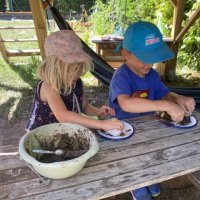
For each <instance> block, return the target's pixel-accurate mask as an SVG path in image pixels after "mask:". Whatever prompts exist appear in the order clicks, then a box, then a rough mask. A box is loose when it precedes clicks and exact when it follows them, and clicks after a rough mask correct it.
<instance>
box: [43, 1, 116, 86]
mask: <svg viewBox="0 0 200 200" xmlns="http://www.w3.org/2000/svg"><path fill="white" fill-rule="evenodd" d="M46 2H47V3H48V5H49V7H50V11H51V14H52V16H53V18H54V20H55V21H56V24H57V26H58V28H59V29H60V30H72V28H71V27H70V25H69V24H68V23H67V22H66V21H65V20H64V18H63V17H62V15H61V14H60V13H59V11H58V10H57V9H56V8H55V7H53V6H52V5H51V4H50V3H49V2H48V1H47V0H46ZM80 40H81V39H80ZM81 42H82V45H83V49H84V51H86V52H87V53H88V54H89V55H90V57H91V58H92V60H93V63H94V70H92V71H91V73H92V75H93V76H94V77H95V78H97V79H98V80H99V81H100V82H101V83H103V84H104V85H106V86H109V85H110V80H111V78H112V75H113V73H114V69H113V68H112V67H111V66H110V65H109V64H108V63H107V62H105V61H104V60H103V59H102V58H101V57H100V56H99V55H98V54H96V53H95V52H94V51H93V50H92V49H91V48H90V47H89V46H88V45H87V44H86V43H85V42H84V41H82V40H81Z"/></svg>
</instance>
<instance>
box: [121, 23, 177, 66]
mask: <svg viewBox="0 0 200 200" xmlns="http://www.w3.org/2000/svg"><path fill="white" fill-rule="evenodd" d="M123 48H124V49H126V50H127V51H130V52H132V53H133V54H135V56H136V57H137V58H138V59H139V60H141V61H142V62H144V63H158V62H161V61H165V60H169V59H172V58H173V57H174V56H175V54H174V53H173V52H172V51H171V49H170V48H169V47H168V46H167V44H166V43H165V42H164V41H163V36H162V34H161V32H160V30H159V29H158V27H157V26H156V25H155V24H153V23H151V22H147V21H138V22H136V23H133V24H132V25H130V26H129V27H128V28H127V30H126V31H125V33H124V41H123Z"/></svg>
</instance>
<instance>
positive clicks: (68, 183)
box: [0, 150, 200, 200]
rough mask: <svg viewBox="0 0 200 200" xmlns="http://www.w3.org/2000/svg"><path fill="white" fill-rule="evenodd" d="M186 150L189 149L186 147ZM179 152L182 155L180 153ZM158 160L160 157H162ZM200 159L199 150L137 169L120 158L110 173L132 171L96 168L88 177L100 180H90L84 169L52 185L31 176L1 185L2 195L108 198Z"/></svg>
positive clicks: (187, 170) (169, 175)
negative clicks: (94, 172) (102, 171)
mask: <svg viewBox="0 0 200 200" xmlns="http://www.w3.org/2000/svg"><path fill="white" fill-rule="evenodd" d="M183 152H186V151H185V150H183ZM176 155H178V153H177V154H176ZM143 157H144V156H143V155H142V156H141V158H138V159H136V161H138V160H140V161H143ZM133 159H134V158H133ZM157 160H158V161H159V159H157ZM199 162H200V155H199V154H197V155H194V156H191V157H186V158H183V159H178V160H175V161H174V160H173V161H171V162H169V161H168V162H165V163H163V164H159V165H153V166H151V167H148V168H145V169H140V170H134V167H133V166H132V167H131V165H128V164H125V163H124V165H120V164H121V163H120V161H118V163H113V164H111V165H110V169H111V170H110V171H109V172H110V173H112V172H113V170H114V171H116V170H117V168H118V167H120V166H122V167H129V169H130V170H131V171H129V172H126V173H123V174H120V175H116V176H111V177H110V176H109V174H110V173H108V171H107V174H105V173H104V175H106V176H107V175H108V176H107V177H104V178H103V177H101V175H99V172H98V173H97V175H96V174H93V172H92V173H91V171H88V172H87V175H88V174H90V176H88V177H90V178H93V179H95V178H96V179H97V180H95V181H91V180H87V179H85V177H83V176H82V174H81V173H80V174H79V175H76V180H75V176H74V178H69V179H63V180H59V181H52V183H51V184H50V185H49V186H48V187H41V185H40V184H39V183H38V182H37V181H38V180H36V181H34V180H27V181H24V182H20V183H19V182H18V183H13V184H9V185H4V186H1V187H0V197H6V198H7V199H11V197H12V199H18V198H22V197H25V198H23V199H32V198H33V197H32V198H31V196H32V195H34V199H35V200H37V199H38V200H39V199H43V200H44V199H49V200H51V199H55V200H57V199H65V198H66V197H70V200H75V199H76V200H77V199H80V200H81V199H99V198H100V197H101V198H106V197H109V196H113V195H116V194H120V193H124V192H127V191H130V190H132V189H136V188H140V187H144V186H147V185H151V184H153V183H157V182H162V181H164V180H168V179H171V178H175V177H177V176H180V175H185V174H186V173H190V172H193V171H196V170H199V169H200V166H199ZM143 164H146V163H143ZM146 166H147V164H146ZM177 166H179V168H177ZM92 168H93V167H92ZM92 168H91V169H92ZM104 171H105V170H104ZM82 172H83V171H82ZM150 172H151V173H150ZM80 181H84V183H83V184H80V183H79V184H78V182H80ZM74 184H75V185H74ZM35 194H37V195H35Z"/></svg>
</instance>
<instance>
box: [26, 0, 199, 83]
mask: <svg viewBox="0 0 200 200" xmlns="http://www.w3.org/2000/svg"><path fill="white" fill-rule="evenodd" d="M52 1H53V0H49V2H52ZM170 2H171V3H172V5H173V7H174V13H173V26H172V31H171V38H172V40H173V43H172V45H171V49H172V50H173V51H174V53H175V54H176V57H175V58H174V59H172V60H169V61H167V62H166V66H165V72H164V75H165V76H168V77H170V78H172V79H173V78H174V77H175V69H176V62H177V54H178V46H179V42H180V40H181V39H182V38H183V36H184V35H185V33H186V32H187V31H188V30H189V28H190V27H191V26H192V25H193V24H194V22H195V21H196V20H197V19H198V18H199V16H200V6H199V7H198V8H197V9H196V11H195V12H194V13H193V15H192V16H191V17H190V19H189V20H188V22H187V23H186V25H185V26H184V27H182V22H183V16H184V8H185V0H170ZM29 3H30V7H31V10H32V15H33V20H34V24H35V29H36V34H37V38H38V41H39V48H40V52H41V56H42V58H43V59H44V58H45V51H44V40H45V38H46V36H47V25H46V17H45V9H46V8H47V7H48V4H47V3H46V2H43V1H42V0H29Z"/></svg>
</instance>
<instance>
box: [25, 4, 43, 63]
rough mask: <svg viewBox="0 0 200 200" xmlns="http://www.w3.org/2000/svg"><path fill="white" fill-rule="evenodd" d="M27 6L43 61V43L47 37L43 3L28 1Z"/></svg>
mask: <svg viewBox="0 0 200 200" xmlns="http://www.w3.org/2000/svg"><path fill="white" fill-rule="evenodd" d="M29 4H30V7H31V11H32V15H33V19H34V24H35V30H36V34H37V38H38V43H39V48H40V54H41V57H42V59H43V60H44V59H45V50H44V41H45V38H46V37H47V25H46V17H45V13H44V9H43V3H42V1H41V0H29Z"/></svg>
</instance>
